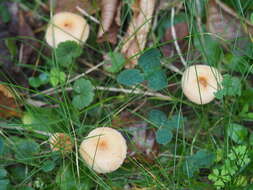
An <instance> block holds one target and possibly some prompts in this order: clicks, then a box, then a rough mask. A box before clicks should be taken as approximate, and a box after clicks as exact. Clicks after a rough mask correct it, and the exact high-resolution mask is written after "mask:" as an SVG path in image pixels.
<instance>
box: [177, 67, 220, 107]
mask: <svg viewBox="0 0 253 190" xmlns="http://www.w3.org/2000/svg"><path fill="white" fill-rule="evenodd" d="M221 82H222V75H221V74H220V72H219V71H218V70H217V69H215V68H214V67H211V66H208V65H193V66H190V67H188V68H187V69H186V70H185V72H184V73H183V77H182V81H181V85H182V89H183V93H184V95H185V96H186V97H187V98H188V99H189V100H190V101H192V102H194V103H196V104H207V103H209V102H211V101H212V100H213V99H214V98H215V95H214V94H215V92H217V91H218V90H219V89H220V88H221Z"/></svg>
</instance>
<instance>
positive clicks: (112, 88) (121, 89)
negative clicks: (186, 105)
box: [95, 86, 172, 100]
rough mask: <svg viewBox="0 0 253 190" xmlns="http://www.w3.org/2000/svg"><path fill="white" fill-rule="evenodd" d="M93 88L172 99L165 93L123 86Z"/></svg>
mask: <svg viewBox="0 0 253 190" xmlns="http://www.w3.org/2000/svg"><path fill="white" fill-rule="evenodd" d="M95 88H96V89H97V90H102V91H111V92H123V93H125V94H140V95H147V96H154V97H158V98H162V99H167V100H171V99H172V98H171V97H170V96H166V95H163V94H160V93H156V92H148V91H143V90H140V89H124V88H114V87H103V86H97V87H95Z"/></svg>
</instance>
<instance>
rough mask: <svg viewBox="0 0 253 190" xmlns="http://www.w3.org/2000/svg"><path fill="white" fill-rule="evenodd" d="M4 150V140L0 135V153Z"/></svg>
mask: <svg viewBox="0 0 253 190" xmlns="http://www.w3.org/2000/svg"><path fill="white" fill-rule="evenodd" d="M3 152H4V141H3V139H2V138H1V137H0V155H2V154H3Z"/></svg>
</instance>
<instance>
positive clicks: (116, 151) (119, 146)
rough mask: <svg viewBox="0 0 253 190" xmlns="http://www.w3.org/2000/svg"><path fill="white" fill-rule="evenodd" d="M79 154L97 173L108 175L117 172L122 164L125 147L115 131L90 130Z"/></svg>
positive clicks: (100, 128) (125, 151) (123, 140)
mask: <svg viewBox="0 0 253 190" xmlns="http://www.w3.org/2000/svg"><path fill="white" fill-rule="evenodd" d="M79 152H80V154H81V156H82V158H83V159H84V160H85V162H86V163H87V164H88V165H89V166H90V167H92V168H93V169H94V170H95V171H96V172H97V173H109V172H113V171H115V170H117V169H118V168H119V167H120V166H121V165H122V163H123V162H124V160H125V158H126V154H127V145H126V141H125V139H124V137H123V136H122V135H121V133H120V132H118V131H117V130H115V129H112V128H109V127H99V128H96V129H94V130H92V131H91V132H90V133H89V134H88V136H87V137H86V139H85V140H83V142H82V143H81V146H80V149H79Z"/></svg>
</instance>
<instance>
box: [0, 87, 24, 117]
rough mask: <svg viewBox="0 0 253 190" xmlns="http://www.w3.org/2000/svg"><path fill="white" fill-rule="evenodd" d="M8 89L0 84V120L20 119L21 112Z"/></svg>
mask: <svg viewBox="0 0 253 190" xmlns="http://www.w3.org/2000/svg"><path fill="white" fill-rule="evenodd" d="M18 108H19V106H18V104H17V103H16V101H15V97H14V96H13V94H12V93H11V92H10V90H9V89H8V87H6V86H4V85H3V84H0V118H9V117H13V116H14V117H20V116H21V112H20V111H19V110H18Z"/></svg>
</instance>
